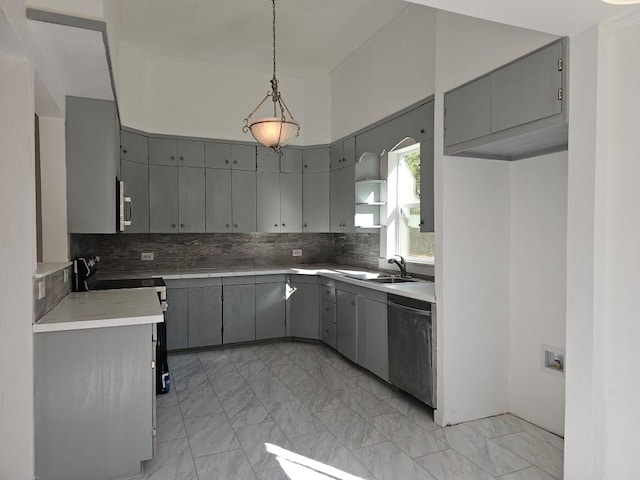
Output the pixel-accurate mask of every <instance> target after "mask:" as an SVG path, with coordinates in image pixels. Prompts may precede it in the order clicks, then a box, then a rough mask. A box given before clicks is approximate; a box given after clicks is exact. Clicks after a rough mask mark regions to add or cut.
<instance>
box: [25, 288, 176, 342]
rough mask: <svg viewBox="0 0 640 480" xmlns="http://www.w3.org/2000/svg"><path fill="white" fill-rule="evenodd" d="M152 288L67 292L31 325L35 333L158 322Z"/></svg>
mask: <svg viewBox="0 0 640 480" xmlns="http://www.w3.org/2000/svg"><path fill="white" fill-rule="evenodd" d="M163 321H164V316H163V314H162V308H161V307H160V302H159V301H158V295H157V293H156V290H155V289H154V288H131V289H124V290H101V291H94V292H77V293H70V294H69V295H67V297H66V298H65V299H64V300H62V301H61V302H60V303H59V304H58V305H56V306H55V307H54V308H53V310H51V311H50V312H49V313H47V314H46V315H45V316H44V317H42V318H41V319H40V320H38V321H37V322H36V323H35V324H34V325H33V331H34V333H40V332H58V331H63V330H80V329H86V328H103V327H122V326H129V325H143V324H147V323H161V322H163Z"/></svg>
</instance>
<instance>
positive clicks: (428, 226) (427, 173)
mask: <svg viewBox="0 0 640 480" xmlns="http://www.w3.org/2000/svg"><path fill="white" fill-rule="evenodd" d="M433 168H434V146H433V139H431V140H425V141H424V142H420V231H421V232H434V231H435V230H434V227H435V214H434V212H435V210H434V201H435V182H434V170H433Z"/></svg>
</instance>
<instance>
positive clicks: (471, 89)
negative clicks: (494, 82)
mask: <svg viewBox="0 0 640 480" xmlns="http://www.w3.org/2000/svg"><path fill="white" fill-rule="evenodd" d="M444 108H445V117H444V135H445V137H444V146H445V147H448V146H451V145H456V144H458V143H462V142H466V141H467V140H473V139H474V138H479V137H483V136H485V135H488V134H489V133H491V78H490V77H489V76H485V77H481V78H479V79H477V80H474V81H473V82H471V83H468V84H466V85H463V86H462V87H460V88H457V89H456V90H453V91H451V92H449V93H447V94H445V96H444Z"/></svg>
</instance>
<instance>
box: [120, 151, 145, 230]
mask: <svg viewBox="0 0 640 480" xmlns="http://www.w3.org/2000/svg"><path fill="white" fill-rule="evenodd" d="M120 178H121V180H123V181H124V183H125V189H126V195H127V196H129V197H131V225H130V226H128V227H127V229H126V230H125V233H149V167H148V165H147V164H145V163H138V162H131V161H129V160H121V161H120Z"/></svg>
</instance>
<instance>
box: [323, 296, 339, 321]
mask: <svg viewBox="0 0 640 480" xmlns="http://www.w3.org/2000/svg"><path fill="white" fill-rule="evenodd" d="M320 309H321V310H320V318H321V319H322V322H323V323H324V322H328V323H334V324H335V323H336V304H335V303H331V302H330V301H328V300H322V305H321V306H320Z"/></svg>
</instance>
